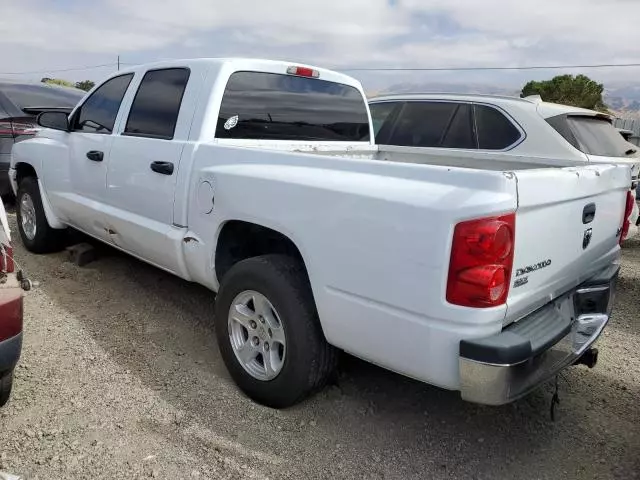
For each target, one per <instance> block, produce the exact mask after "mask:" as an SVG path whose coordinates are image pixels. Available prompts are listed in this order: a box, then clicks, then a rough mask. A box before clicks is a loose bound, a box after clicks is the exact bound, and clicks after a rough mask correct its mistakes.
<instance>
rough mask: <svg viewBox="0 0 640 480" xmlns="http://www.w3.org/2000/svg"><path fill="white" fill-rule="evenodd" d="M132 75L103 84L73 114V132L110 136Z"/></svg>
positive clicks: (121, 76) (122, 76)
mask: <svg viewBox="0 0 640 480" xmlns="http://www.w3.org/2000/svg"><path fill="white" fill-rule="evenodd" d="M132 78H133V73H128V74H126V75H120V76H119V77H115V78H112V79H110V80H107V81H106V82H105V83H103V84H102V85H101V86H100V87H99V88H98V89H97V90H96V91H95V92H93V93H92V94H91V96H90V97H89V98H87V100H86V101H85V102H84V103H83V104H82V105H81V106H80V108H79V109H78V110H77V111H76V112H75V114H74V119H73V130H75V131H78V132H87V133H99V134H107V135H108V134H110V133H111V132H113V126H114V125H115V123H116V116H117V115H118V110H119V109H120V104H121V103H122V97H124V94H125V92H126V91H127V88H129V83H131V79H132Z"/></svg>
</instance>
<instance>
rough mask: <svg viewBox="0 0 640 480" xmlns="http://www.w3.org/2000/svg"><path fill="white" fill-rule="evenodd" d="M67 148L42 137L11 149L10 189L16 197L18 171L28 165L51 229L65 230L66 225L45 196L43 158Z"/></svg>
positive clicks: (53, 155)
mask: <svg viewBox="0 0 640 480" xmlns="http://www.w3.org/2000/svg"><path fill="white" fill-rule="evenodd" d="M66 148H67V146H66V145H64V144H61V143H60V142H58V141H56V140H53V139H50V138H44V137H36V138H32V139H29V140H24V141H22V142H19V143H16V144H15V145H14V146H13V148H12V149H11V167H10V170H9V181H10V182H11V188H12V189H13V192H14V193H15V194H16V195H17V193H18V182H17V177H18V171H19V169H20V167H21V166H23V165H28V166H30V167H31V168H32V169H33V170H34V171H35V172H36V176H37V178H38V187H39V189H40V197H41V199H42V206H43V208H44V213H45V216H46V218H47V223H49V226H51V228H58V229H62V228H66V225H65V224H64V223H63V222H62V221H61V220H60V219H59V218H58V216H57V215H56V214H55V213H54V212H53V209H52V207H51V202H50V201H49V197H48V195H47V191H46V188H45V184H46V171H45V168H44V165H43V159H44V158H51V157H55V156H56V155H55V153H61V152H60V150H61V149H65V150H66Z"/></svg>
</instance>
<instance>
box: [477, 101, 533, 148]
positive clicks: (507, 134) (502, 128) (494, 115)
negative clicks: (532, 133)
mask: <svg viewBox="0 0 640 480" xmlns="http://www.w3.org/2000/svg"><path fill="white" fill-rule="evenodd" d="M474 108H475V114H476V131H477V134H478V148H480V149H482V150H504V149H505V148H507V147H509V146H511V145H513V144H514V143H516V142H517V141H518V140H519V139H520V137H521V136H522V135H521V133H520V131H519V130H518V129H517V128H516V126H515V125H514V124H513V123H512V122H511V120H509V119H508V118H507V117H506V116H505V114H504V113H502V112H501V111H500V110H498V109H496V108H493V107H489V106H487V105H475V107H474Z"/></svg>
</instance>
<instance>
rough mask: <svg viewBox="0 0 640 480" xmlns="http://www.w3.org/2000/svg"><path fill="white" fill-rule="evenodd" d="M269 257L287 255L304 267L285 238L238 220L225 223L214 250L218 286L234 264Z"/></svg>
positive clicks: (295, 248)
mask: <svg viewBox="0 0 640 480" xmlns="http://www.w3.org/2000/svg"><path fill="white" fill-rule="evenodd" d="M270 253H280V254H285V255H290V256H292V257H294V258H296V259H298V260H300V262H301V263H302V265H304V260H303V259H302V255H301V254H300V250H298V247H296V245H295V244H294V243H293V242H292V241H291V239H290V238H289V237H287V236H286V235H283V234H282V233H280V232H277V231H275V230H272V229H270V228H267V227H263V226H262V225H256V224H255V223H250V222H243V221H239V220H232V221H230V222H227V223H226V224H225V225H224V226H223V227H222V231H221V232H220V235H219V237H218V244H217V246H216V259H215V268H216V276H217V277H218V282H220V281H221V280H222V278H223V277H224V276H225V274H226V273H227V272H228V271H229V270H230V269H231V267H233V266H234V265H235V264H236V263H238V262H240V261H242V260H246V259H247V258H251V257H257V256H259V255H267V254H270ZM305 268H306V267H305Z"/></svg>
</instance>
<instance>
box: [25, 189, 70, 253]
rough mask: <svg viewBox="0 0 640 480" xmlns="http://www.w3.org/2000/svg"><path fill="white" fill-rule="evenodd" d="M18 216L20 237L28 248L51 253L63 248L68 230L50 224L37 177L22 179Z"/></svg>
mask: <svg viewBox="0 0 640 480" xmlns="http://www.w3.org/2000/svg"><path fill="white" fill-rule="evenodd" d="M16 216H17V219H18V231H19V232H20V238H22V243H23V244H24V246H25V247H26V248H27V250H29V251H30V252H34V253H49V252H55V251H57V250H60V249H61V248H62V246H63V241H64V235H65V233H66V231H65V230H58V229H55V228H51V227H50V226H49V223H48V222H47V217H46V216H45V213H44V207H43V206H42V197H41V196H40V187H39V186H38V180H37V179H36V178H35V177H27V178H24V179H22V181H21V182H20V185H19V186H18V194H17V196H16Z"/></svg>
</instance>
